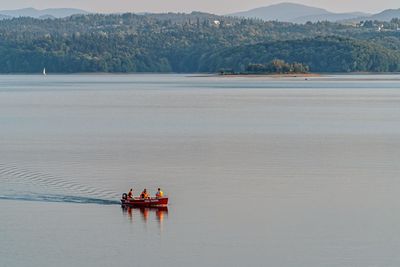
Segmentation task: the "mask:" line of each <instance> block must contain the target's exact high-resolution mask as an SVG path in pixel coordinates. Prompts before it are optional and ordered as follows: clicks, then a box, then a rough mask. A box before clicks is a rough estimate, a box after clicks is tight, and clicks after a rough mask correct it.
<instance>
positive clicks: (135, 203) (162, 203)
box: [121, 194, 168, 207]
mask: <svg viewBox="0 0 400 267" xmlns="http://www.w3.org/2000/svg"><path fill="white" fill-rule="evenodd" d="M121 205H123V206H129V207H166V206H167V205H168V198H167V197H161V198H156V197H151V198H140V197H134V198H128V197H127V196H126V195H125V194H124V195H122V199H121Z"/></svg>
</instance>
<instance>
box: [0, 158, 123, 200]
mask: <svg viewBox="0 0 400 267" xmlns="http://www.w3.org/2000/svg"><path fill="white" fill-rule="evenodd" d="M0 184H1V188H0V199H3V200H23V201H42V202H64V203H81V204H99V205H115V204H119V201H116V199H119V194H118V193H116V192H112V191H110V190H101V189H98V188H93V187H89V186H85V185H82V184H80V183H78V182H76V181H73V179H63V178H61V177H56V176H53V175H51V174H47V173H41V172H37V171H31V170H27V169H23V168H19V167H17V166H10V165H5V164H0ZM49 192H51V193H49Z"/></svg>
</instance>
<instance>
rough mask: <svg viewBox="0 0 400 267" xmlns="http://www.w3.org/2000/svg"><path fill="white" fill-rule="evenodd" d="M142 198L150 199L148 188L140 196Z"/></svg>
mask: <svg viewBox="0 0 400 267" xmlns="http://www.w3.org/2000/svg"><path fill="white" fill-rule="evenodd" d="M140 198H149V194H148V193H147V189H146V188H145V189H144V190H143V192H142V193H141V194H140Z"/></svg>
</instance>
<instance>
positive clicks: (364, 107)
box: [0, 75, 400, 267]
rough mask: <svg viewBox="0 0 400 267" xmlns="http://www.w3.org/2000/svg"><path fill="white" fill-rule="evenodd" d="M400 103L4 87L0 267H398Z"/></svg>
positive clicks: (212, 82)
mask: <svg viewBox="0 0 400 267" xmlns="http://www.w3.org/2000/svg"><path fill="white" fill-rule="evenodd" d="M399 88H400V80H399V75H393V76H391V75H379V76H370V75H366V76H359V75H355V76H328V77H315V78H311V79H310V80H308V81H305V80H304V79H302V78H290V79H289V78H285V79H275V78H241V77H235V78H226V77H192V76H190V77H187V76H185V75H65V76H62V75H60V76H52V75H48V76H47V77H42V76H0V152H1V158H0V198H1V196H2V199H0V214H1V220H0V266H58V267H60V266H96V267H98V266H118V265H164V266H228V265H231V266H244V265H245V266H398V265H399V264H400V257H399V256H398V250H399V249H400V240H399V239H398V238H397V236H398V234H399V233H400V227H399V225H400V216H399V214H398V213H397V212H396V211H397V210H399V209H400V201H399V195H400V180H399V177H400V165H399V164H398V159H399V158H400V126H399V123H398V122H399V121H400V90H399ZM132 186H133V187H134V188H148V189H150V191H151V194H152V195H153V194H154V193H155V190H156V188H157V187H161V188H163V189H164V191H165V193H167V194H168V195H169V197H170V206H169V212H168V213H166V212H163V213H162V216H163V217H161V213H158V211H157V210H140V209H139V210H136V209H134V210H131V211H130V212H128V211H127V210H126V211H121V208H120V206H119V205H118V204H115V205H114V204H113V205H102V204H101V203H96V202H91V201H98V200H100V201H111V202H112V203H116V202H118V201H119V197H120V194H121V193H122V192H126V190H128V189H129V188H131V187H132ZM63 197H64V198H65V201H57V202H54V201H48V200H62V199H63ZM21 198H22V199H24V200H35V199H36V200H38V201H20V200H18V199H21ZM85 201H86V202H88V201H89V202H90V203H85ZM71 202H75V203H71ZM76 202H78V203H76ZM107 203H108V202H107ZM167 215H168V216H167Z"/></svg>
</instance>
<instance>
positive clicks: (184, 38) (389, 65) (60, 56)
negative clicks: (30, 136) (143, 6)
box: [0, 12, 400, 73]
mask: <svg viewBox="0 0 400 267" xmlns="http://www.w3.org/2000/svg"><path fill="white" fill-rule="evenodd" d="M398 22H399V21H398V20H393V21H392V22H390V24H388V25H386V26H387V29H388V30H386V31H384V32H377V31H376V29H375V28H374V25H375V24H374V23H375V22H374V23H372V26H371V27H360V26H359V25H358V26H350V25H341V24H335V23H329V22H319V23H307V24H306V25H297V24H291V23H281V22H264V21H260V20H255V19H241V18H233V17H221V16H216V15H212V14H206V13H199V12H193V13H191V14H174V13H167V14H147V15H135V14H129V13H128V14H122V15H96V14H95V15H77V16H72V17H68V18H64V19H45V20H40V19H32V18H16V19H10V20H1V21H0V58H1V61H0V73H39V72H41V70H42V69H43V68H44V67H46V69H47V70H48V72H60V73H73V72H199V71H200V72H215V71H217V70H219V69H232V70H234V71H244V70H245V69H246V67H247V66H248V64H251V63H260V64H264V63H265V62H270V61H272V60H274V59H276V58H279V59H282V60H284V61H286V62H300V63H302V64H305V65H308V66H309V67H310V69H311V71H319V72H333V71H397V70H399V67H398V63H397V62H399V53H398V52H397V51H399V48H400V38H399V35H400V32H399V31H397V25H398ZM395 28H396V29H395ZM292 67H293V66H292Z"/></svg>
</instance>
